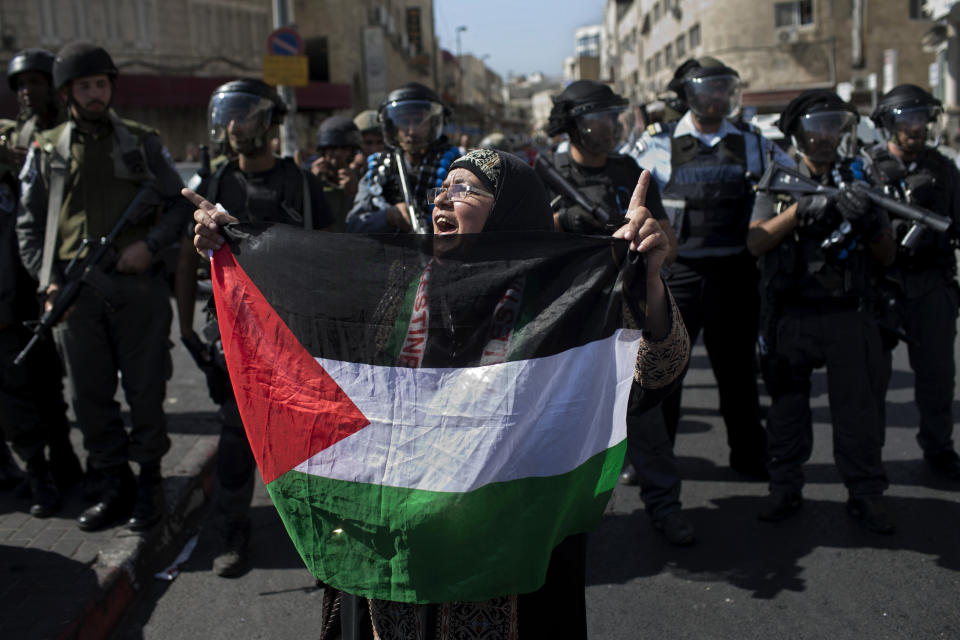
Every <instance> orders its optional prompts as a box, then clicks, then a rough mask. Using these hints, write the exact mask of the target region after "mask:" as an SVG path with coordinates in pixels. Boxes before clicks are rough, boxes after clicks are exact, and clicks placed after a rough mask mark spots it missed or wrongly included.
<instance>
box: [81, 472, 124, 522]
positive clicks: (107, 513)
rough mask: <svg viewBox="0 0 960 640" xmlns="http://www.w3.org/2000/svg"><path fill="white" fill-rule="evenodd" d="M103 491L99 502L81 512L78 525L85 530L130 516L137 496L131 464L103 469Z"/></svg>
mask: <svg viewBox="0 0 960 640" xmlns="http://www.w3.org/2000/svg"><path fill="white" fill-rule="evenodd" d="M101 471H102V474H103V491H102V492H101V493H100V498H99V502H97V503H96V504H95V505H93V506H92V507H90V508H89V509H87V510H86V511H84V512H83V513H81V514H80V517H79V518H77V526H78V527H80V528H81V529H83V530H84V531H97V530H99V529H103V528H105V527H108V526H110V525H112V524H114V523H116V522H117V521H119V520H123V519H126V518H127V517H129V516H130V511H131V510H132V509H133V503H134V499H135V498H136V496H137V479H136V477H134V475H133V472H132V471H131V470H130V467H129V465H127V464H122V465H119V466H116V467H108V468H106V469H102V470H101Z"/></svg>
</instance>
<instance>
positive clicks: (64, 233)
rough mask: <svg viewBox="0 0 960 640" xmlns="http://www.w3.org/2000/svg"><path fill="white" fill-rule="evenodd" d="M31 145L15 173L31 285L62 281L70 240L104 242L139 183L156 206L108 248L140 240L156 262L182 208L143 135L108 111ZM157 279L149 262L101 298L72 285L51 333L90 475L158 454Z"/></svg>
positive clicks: (166, 370)
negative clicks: (69, 303) (127, 414)
mask: <svg viewBox="0 0 960 640" xmlns="http://www.w3.org/2000/svg"><path fill="white" fill-rule="evenodd" d="M37 142H38V144H37V145H36V146H35V147H34V148H32V149H31V151H30V153H29V155H28V157H27V163H26V167H25V169H24V173H23V175H22V183H21V187H22V194H21V202H22V205H23V209H22V214H21V216H20V218H19V219H18V221H17V234H18V237H19V241H20V250H21V256H22V259H23V263H24V265H25V266H26V267H27V269H28V271H29V272H30V273H31V275H32V276H34V277H36V278H38V279H39V280H40V284H41V287H43V288H45V287H46V285H47V284H50V283H59V284H62V278H63V270H64V268H65V266H66V265H67V263H68V262H69V261H70V260H72V259H73V258H76V257H80V258H82V257H84V256H85V254H86V249H85V248H83V246H82V240H83V239H85V238H99V237H102V236H106V235H107V234H108V233H109V232H110V230H111V229H112V228H113V227H114V225H115V224H116V222H117V221H118V220H119V219H120V216H121V214H122V213H123V211H124V209H125V208H126V206H127V205H128V204H129V203H130V201H131V200H132V199H133V198H134V196H135V195H136V193H137V192H138V191H139V190H140V188H141V187H142V185H143V184H144V183H145V182H148V181H153V182H154V184H155V188H156V191H157V193H158V195H159V196H160V198H161V200H162V204H161V206H159V207H158V208H157V209H156V210H155V211H153V212H149V213H147V214H146V215H142V216H140V218H139V220H137V221H136V222H135V223H134V224H131V225H129V226H128V227H127V228H126V229H125V231H124V232H123V233H121V234H120V236H119V238H118V240H117V242H116V249H118V250H120V249H122V248H123V247H125V246H127V245H129V244H131V243H133V242H136V241H139V240H143V241H145V242H146V244H147V247H148V248H149V249H150V250H151V251H152V252H153V253H154V255H156V253H157V252H158V251H159V250H160V249H162V248H163V247H166V246H168V245H170V244H172V243H173V242H174V241H176V240H177V239H178V238H179V234H180V230H181V229H182V228H183V226H184V225H185V224H186V221H187V219H188V216H189V213H190V207H189V203H188V202H187V201H186V200H185V199H183V198H182V197H181V196H180V194H179V191H180V188H181V187H182V183H181V181H180V177H179V175H178V174H177V172H176V170H175V169H174V167H173V165H172V162H171V160H170V157H169V154H168V153H167V152H166V151H165V150H164V148H163V147H162V145H161V143H160V139H159V137H158V136H157V133H156V132H155V131H154V130H152V129H149V128H148V127H145V126H143V125H139V124H137V123H134V122H131V121H128V120H120V119H119V118H117V117H116V116H115V115H113V114H112V113H111V118H110V119H109V120H108V121H104V122H103V123H101V124H100V126H99V127H98V128H97V129H96V130H86V129H83V128H81V127H79V126H77V125H76V124H75V123H74V122H73V121H72V120H71V121H68V122H66V123H63V124H61V125H60V126H58V127H56V128H54V129H51V130H49V131H46V132H44V133H42V134H40V135H39V136H38V138H37ZM58 183H59V185H62V186H59V185H58ZM45 236H46V237H50V238H52V240H53V241H52V242H46V243H45V242H44V238H45ZM45 244H46V245H48V246H47V247H46V248H45ZM161 271H162V269H161V267H160V265H159V264H157V263H155V264H154V266H153V267H152V268H150V269H148V270H147V271H146V272H145V273H141V274H124V273H116V272H112V273H109V274H108V275H107V276H106V280H105V283H106V286H105V288H106V289H107V290H99V291H98V290H97V289H96V288H95V287H92V286H86V287H83V288H82V289H81V292H80V294H79V296H78V298H77V300H76V301H75V303H74V305H73V307H72V311H71V313H70V314H69V315H68V316H67V317H66V318H65V319H64V320H63V321H62V322H61V323H60V324H59V325H58V326H57V327H56V328H55V336H56V338H57V341H58V343H59V345H60V348H61V350H62V353H63V354H64V357H65V364H66V366H67V373H68V375H69V379H70V390H71V401H72V404H73V407H74V412H75V414H76V416H77V421H78V423H79V425H80V427H81V429H82V430H83V433H84V445H85V446H86V448H87V450H88V452H89V458H88V460H89V462H88V464H89V465H91V466H93V467H94V468H98V469H103V470H109V469H116V468H117V467H122V466H125V465H126V464H127V462H128V461H134V462H138V463H141V464H156V465H158V464H159V461H160V459H161V457H162V456H163V454H164V453H166V451H167V450H168V449H169V447H170V440H169V438H168V437H167V433H166V418H165V416H164V412H163V400H164V396H165V392H166V380H167V378H168V377H169V375H170V355H169V350H168V336H169V332H170V320H171V310H170V303H169V291H168V289H167V284H166V281H165V279H164V278H163V277H162V273H161ZM118 373H120V374H121V375H122V383H123V389H124V392H125V395H126V399H127V402H128V404H129V405H130V411H131V431H130V433H129V434H127V432H126V431H125V429H124V425H123V420H122V418H121V416H120V406H119V404H118V403H117V402H116V401H115V400H114V394H115V392H116V388H117V377H118V376H117V374H118Z"/></svg>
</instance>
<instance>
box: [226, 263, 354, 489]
mask: <svg viewBox="0 0 960 640" xmlns="http://www.w3.org/2000/svg"><path fill="white" fill-rule="evenodd" d="M211 279H212V281H213V291H214V299H215V301H216V305H217V318H218V321H219V324H220V335H221V339H222V340H223V351H224V355H225V356H226V359H227V369H228V370H229V371H230V382H231V384H232V385H233V392H234V395H235V396H236V398H237V405H238V406H239V408H240V417H241V418H242V419H243V426H244V429H245V430H246V432H247V439H248V440H249V441H250V447H251V449H252V450H253V455H254V457H255V458H256V460H257V464H258V465H259V466H260V473H261V475H263V480H264V482H266V483H270V482H272V481H273V480H275V479H277V478H278V477H279V476H281V475H283V474H284V473H286V472H287V471H290V470H291V469H293V468H294V467H296V466H297V465H298V464H300V463H301V462H303V461H305V460H307V459H309V458H310V457H311V456H313V455H314V454H316V453H318V452H320V451H322V450H324V449H326V448H327V447H329V446H331V445H333V444H334V443H336V442H339V441H340V440H343V439H344V438H346V437H347V436H349V435H351V434H353V433H356V432H357V431H359V430H360V429H362V428H363V427H365V426H367V425H368V424H370V421H369V420H367V418H366V417H365V416H364V415H363V413H361V412H360V410H359V409H358V408H357V406H356V405H355V404H354V403H353V401H352V400H350V398H349V397H348V396H347V394H346V393H345V392H344V391H343V389H342V388H341V387H340V386H339V385H338V384H337V383H336V381H335V380H334V379H333V378H332V377H330V374H328V373H327V372H326V371H325V370H324V369H323V367H321V366H320V364H319V363H318V362H317V361H316V360H315V359H314V357H313V356H312V355H310V353H309V352H308V351H307V350H306V348H304V346H303V345H302V344H300V341H299V340H297V338H296V337H295V336H294V335H293V332H291V331H290V329H289V328H288V327H287V325H286V324H285V323H284V322H283V320H281V319H280V317H279V316H278V315H277V313H276V311H275V310H274V309H273V307H272V306H271V305H270V303H269V302H268V301H267V300H266V299H265V298H264V297H263V294H262V293H260V290H259V289H258V288H257V286H256V285H255V284H254V283H253V281H252V280H250V277H249V276H248V275H247V274H246V272H245V271H244V270H243V268H242V267H241V266H240V265H239V264H237V261H236V259H235V258H234V256H233V254H232V253H231V251H230V248H229V246H227V245H224V246H223V247H222V248H221V249H220V250H219V251H217V252H216V254H214V259H213V260H212V266H211Z"/></svg>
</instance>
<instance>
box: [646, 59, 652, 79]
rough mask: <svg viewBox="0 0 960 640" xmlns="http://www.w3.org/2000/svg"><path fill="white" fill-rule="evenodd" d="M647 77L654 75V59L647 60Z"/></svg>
mask: <svg viewBox="0 0 960 640" xmlns="http://www.w3.org/2000/svg"><path fill="white" fill-rule="evenodd" d="M647 75H648V76H652V75H653V58H647Z"/></svg>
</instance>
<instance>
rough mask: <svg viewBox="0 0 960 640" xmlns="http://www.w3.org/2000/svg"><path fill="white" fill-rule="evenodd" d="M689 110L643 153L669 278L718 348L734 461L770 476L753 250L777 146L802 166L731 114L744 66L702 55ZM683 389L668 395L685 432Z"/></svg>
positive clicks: (658, 128) (686, 311) (690, 82)
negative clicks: (673, 239)
mask: <svg viewBox="0 0 960 640" xmlns="http://www.w3.org/2000/svg"><path fill="white" fill-rule="evenodd" d="M675 79H677V80H678V82H677V83H676V85H677V86H678V89H679V91H680V92H681V93H682V94H683V95H682V96H680V97H681V98H682V99H683V100H684V101H685V102H686V104H687V105H688V107H689V109H688V111H687V112H686V113H685V114H684V115H683V117H682V118H680V120H678V121H677V122H674V123H669V124H666V125H662V124H659V123H658V124H655V125H652V126H651V127H648V129H647V131H646V132H645V133H644V134H643V136H642V137H641V138H640V142H639V143H638V145H637V146H638V149H637V150H638V154H637V158H638V161H639V162H640V163H641V164H642V165H643V166H645V167H647V168H648V169H650V172H651V173H652V174H653V177H654V179H655V180H656V182H657V184H658V185H659V186H660V193H661V196H662V198H663V206H664V209H665V210H666V212H667V216H668V217H669V218H670V221H671V223H672V225H673V228H674V231H675V232H676V236H677V242H678V244H679V248H678V257H677V260H676V262H675V263H674V264H673V265H671V267H670V268H669V269H668V274H667V276H666V277H667V283H668V284H669V285H670V291H671V292H672V293H673V295H674V297H675V298H676V301H677V304H678V306H679V307H680V312H681V313H682V314H683V322H684V324H685V325H686V326H687V330H688V331H689V332H690V337H691V340H693V341H696V339H697V336H698V335H699V333H700V330H701V329H703V342H704V346H705V347H706V349H707V354H708V355H709V357H710V364H711V366H712V367H713V373H714V376H715V377H716V379H717V390H718V392H719V395H720V413H721V414H722V416H723V420H724V423H725V424H726V427H727V443H728V444H729V446H730V467H731V468H732V469H734V470H735V471H738V472H740V473H742V474H745V475H747V476H750V477H755V478H763V477H766V461H765V455H766V454H765V451H766V438H765V434H764V430H763V425H762V424H761V420H760V404H759V398H758V393H757V375H756V373H757V372H756V364H755V356H754V351H755V343H756V340H757V317H758V313H759V306H760V300H759V294H758V291H757V284H758V281H759V274H758V271H757V266H756V261H755V260H754V258H753V256H751V255H750V253H749V252H748V251H747V250H746V238H747V226H748V224H749V221H750V214H751V211H752V210H753V201H754V192H753V185H754V183H755V182H756V181H757V180H759V178H760V176H762V175H763V172H764V169H765V168H766V166H767V164H768V163H769V162H770V156H773V157H774V158H775V159H776V161H777V162H781V163H783V164H786V165H788V166H793V164H794V163H793V161H792V160H791V159H790V158H789V157H787V156H786V154H784V153H783V152H782V151H781V150H780V149H779V148H778V147H777V146H776V145H774V144H773V143H772V142H770V141H769V140H767V139H765V138H763V137H761V136H760V135H758V134H756V133H754V132H749V131H742V130H740V129H739V128H737V127H736V126H734V125H733V124H732V123H731V122H730V120H729V119H728V118H730V117H731V116H733V115H734V114H735V113H736V112H737V111H738V109H739V107H740V87H741V85H740V76H739V74H738V73H737V72H736V71H735V70H733V69H731V68H730V67H727V66H726V65H724V64H723V63H722V62H720V61H719V60H716V59H714V58H699V59H697V60H694V61H693V63H690V62H689V61H688V63H685V64H684V65H682V66H681V67H680V68H679V69H678V70H677V74H675ZM680 400H681V392H680V391H678V392H677V393H675V394H672V395H671V396H668V397H667V398H666V399H665V400H664V402H663V413H664V420H665V422H666V425H667V429H668V431H669V433H670V434H675V433H676V429H677V424H678V423H679V420H680Z"/></svg>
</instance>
